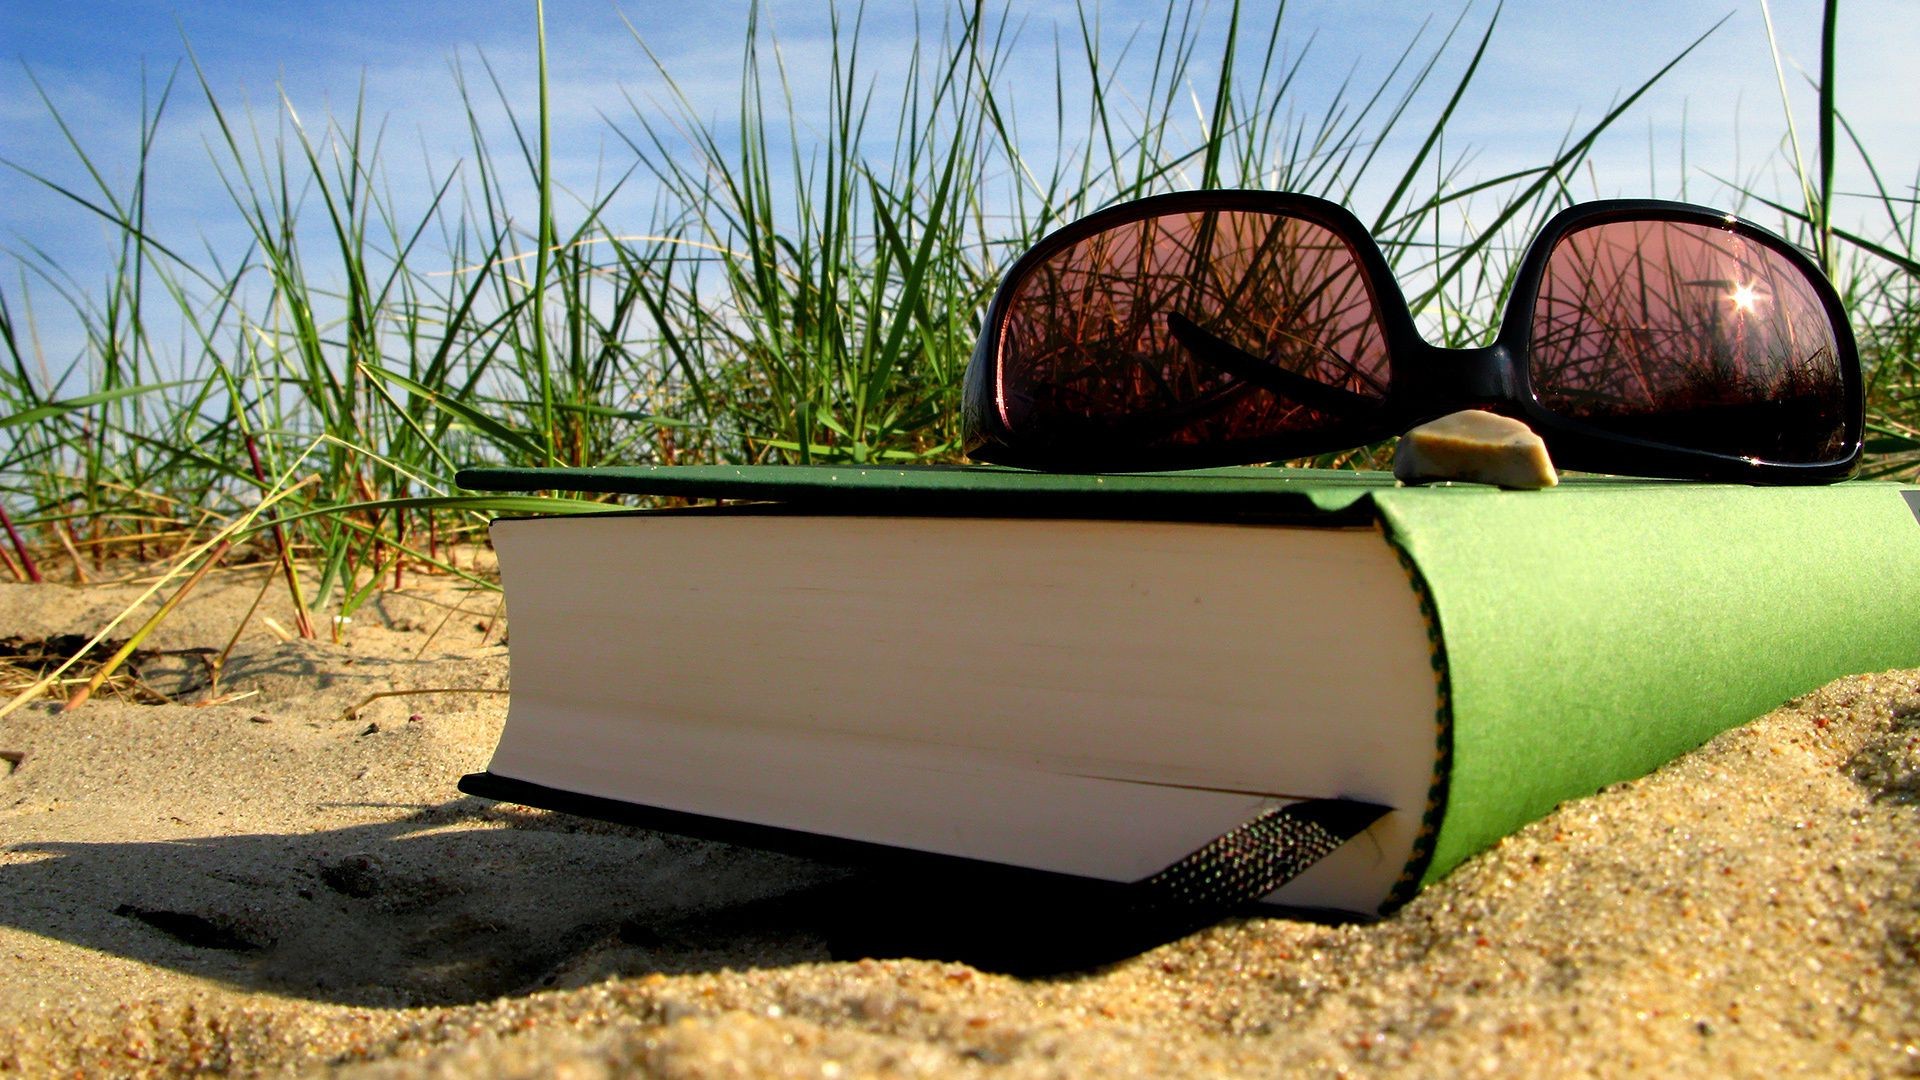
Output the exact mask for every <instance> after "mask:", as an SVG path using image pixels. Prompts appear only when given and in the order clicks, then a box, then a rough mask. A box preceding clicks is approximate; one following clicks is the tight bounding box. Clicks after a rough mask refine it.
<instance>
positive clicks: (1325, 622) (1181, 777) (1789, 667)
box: [459, 466, 1920, 915]
mask: <svg viewBox="0 0 1920 1080" xmlns="http://www.w3.org/2000/svg"><path fill="white" fill-rule="evenodd" d="M459 483H460V484H461V485H462V486H464V487H468V488H475V489H490V490H541V489H548V490H564V491H593V492H624V493H633V494H642V495H658V496H677V497H681V498H684V499H704V500H715V501H716V502H719V503H722V504H723V505H717V506H712V507H690V508H685V509H665V510H647V511H626V512H618V513H609V514H587V515H562V516H554V517H536V518H507V519H501V520H498V521H496V522H494V524H493V526H492V537H493V542H494V545H495V547H496V548H497V550H498V553H499V557H500V561H501V571H502V575H503V580H504V586H505V589H506V594H507V608H508V615H509V620H510V624H509V625H510V634H511V638H510V641H511V661H510V663H511V679H512V682H511V686H512V696H511V699H510V705H509V712H508V717H507V721H506V726H505V728H504V730H503V733H502V735H501V738H500V742H499V745H498V747H497V748H496V750H495V752H494V754H493V757H492V760H491V761H490V763H489V764H488V767H487V770H486V772H484V773H477V774H473V775H471V776H468V777H465V778H463V780H462V782H461V787H462V790H465V791H468V792H470V793H473V794H478V795H484V796H487V797H490V798H501V799H508V800H512V801H517V802H522V803H526V804H529V805H534V806H544V807H549V808H553V809H560V810H569V811H573V812H582V813H588V814H592V815H595V816H601V817H610V818H616V819H625V820H638V821H643V822H646V823H649V824H653V825H656V826H660V827H664V828H668V829H673V830H676V831H683V832H692V833H696V834H702V835H718V836H722V837H725V838H728V839H734V840H742V841H745V842H749V843H756V844H764V845H767V846H775V847H806V846H807V844H808V843H809V842H811V841H818V842H819V843H820V844H823V845H825V846H826V847H827V848H828V849H829V850H833V849H846V850H861V851H869V850H874V851H901V852H915V853H923V854H926V855H931V856H937V857H941V858H947V859H960V860H971V861H975V862H981V863H989V864H998V865H1004V866H1010V867H1018V868H1025V869H1027V870H1031V871H1035V872H1041V873H1046V874H1053V875H1064V876H1067V877H1070V878H1075V879H1089V880H1095V881H1105V882H1119V883H1124V882H1140V881H1147V880H1151V879H1155V876H1156V875H1161V876H1163V877H1164V876H1165V874H1166V873H1167V872H1168V868H1170V867H1180V866H1190V865H1191V864H1190V863H1183V862H1182V860H1183V859H1188V858H1190V857H1191V856H1193V855H1194V854H1195V853H1197V852H1201V851H1204V850H1207V849H1208V845H1209V844H1210V843H1211V842H1214V841H1217V840H1218V839H1219V838H1221V837H1223V836H1231V835H1233V834H1234V830H1236V829H1237V828H1240V827H1241V826H1243V825H1244V824H1245V823H1247V822H1249V821H1255V820H1262V815H1263V814H1264V815H1268V818H1267V819H1265V820H1271V819H1272V818H1271V815H1273V814H1274V813H1276V812H1285V811H1288V810H1291V809H1300V808H1313V807H1318V806H1325V805H1361V806H1371V807H1375V808H1377V810H1376V811H1375V812H1373V813H1371V814H1370V815H1368V816H1367V817H1366V818H1365V820H1364V821H1363V822H1361V824H1360V825H1359V826H1356V830H1355V831H1356V832H1358V835H1354V836H1352V838H1351V839H1345V838H1344V837H1343V838H1342V839H1343V840H1344V842H1339V843H1337V845H1333V846H1332V850H1330V851H1329V852H1327V853H1325V854H1324V856H1323V857H1318V858H1317V861H1313V862H1311V865H1309V866H1307V867H1306V868H1305V870H1304V871H1303V872H1298V873H1297V875H1296V876H1292V877H1291V879H1290V880H1286V881H1285V882H1284V884H1281V885H1279V887H1277V888H1276V889H1274V890H1273V891H1272V892H1271V893H1269V894H1267V895H1265V897H1264V899H1265V901H1266V902H1268V903H1271V904H1276V905H1280V906H1284V907H1292V908H1308V909H1327V910H1332V911H1337V912H1345V913H1353V914H1362V915H1369V914H1374V913H1378V912H1381V911H1382V910H1385V909H1388V908H1391V907H1392V906H1393V905H1395V904H1397V903H1399V902H1401V901H1403V900H1404V899H1405V898H1407V897H1408V896H1409V895H1411V893H1412V892H1413V891H1414V890H1415V889H1417V888H1418V887H1419V886H1420V885H1421V884H1423V883H1426V882H1430V881H1432V880H1434V879H1436V878H1438V877H1439V876H1441V875H1443V874H1445V873H1446V872H1447V871H1448V870H1450V869H1452V868H1453V867H1454V866H1456V865H1457V864H1458V863H1459V862H1460V861H1461V860H1463V859H1465V858H1467V857H1468V856H1470V855H1472V854H1473V853H1474V852H1476V851H1478V850H1480V849H1482V848H1484V847H1485V846H1487V845H1489V844H1491V843H1493V842H1495V841H1497V840H1498V839H1499V838H1500V837H1502V836H1504V835H1506V834H1507V833H1509V832H1511V831H1512V830H1514V829H1515V828H1517V827H1519V826H1520V825H1522V824H1525V823H1526V822H1528V821H1531V820H1534V819H1535V818H1538V817H1540V816H1541V815H1543V814H1545V813H1546V812H1547V811H1549V810H1551V809H1552V808H1553V807H1554V806H1555V805H1556V804H1558V803H1559V802H1561V801H1563V800H1565V799H1568V798H1573V797H1577V796H1581V795H1585V794H1590V793H1592V792H1593V791H1595V790H1596V789H1598V788H1600V787H1602V786H1605V785H1606V784H1609V783H1613V782H1616V781H1619V780H1623V779H1628V778H1631V777H1634V776H1639V775H1643V774H1645V773H1646V772H1648V771H1650V770H1652V769H1653V768H1656V767H1658V766H1659V765H1660V764H1662V763H1664V762H1666V761H1668V760H1670V759H1671V758H1673V757H1675V756H1678V755H1679V754H1681V753H1684V752H1685V751H1687V750H1689V749H1691V748H1693V747H1694V746H1697V745H1698V744H1699V743H1701V742H1703V741H1705V740H1706V739H1707V738H1709V737H1711V736H1712V735H1714V734H1716V733H1718V732H1719V731H1721V730H1724V729H1726V728H1728V727H1731V726H1733V725H1736V724H1738V723H1741V722H1744V721H1746V720H1748V719H1751V718H1753V717H1755V716H1758V715H1760V714H1762V713H1764V712H1766V711H1768V710H1769V709H1771V708H1773V707H1775V706H1777V705H1778V704H1780V703H1781V702H1782V701H1784V700H1786V699H1787V698H1790V697H1792V696H1794V695H1797V694H1800V693H1804V692H1806V691H1809V690H1812V689H1814V688H1816V687H1818V686H1819V685H1821V684H1823V683H1825V682H1827V681H1829V680H1831V679H1833V678H1835V677H1838V676H1840V675H1844V674H1849V673H1854V672H1860V671H1869V670H1883V669H1888V668H1895V667H1902V666H1912V665H1916V664H1920V574H1916V573H1914V571H1913V568H1914V567H1916V566H1920V489H1917V488H1915V487H1912V486H1903V485H1897V484H1890V483H1882V482H1859V481H1856V482H1849V483H1843V484H1836V485H1831V486H1827V487H1796V488H1754V487H1745V486H1738V485H1709V484H1698V483H1684V482H1667V481H1641V480H1624V479H1615V478H1602V477H1573V478H1569V479H1568V480H1567V481H1566V482H1565V483H1563V484H1562V485H1561V486H1559V487H1557V488H1553V489H1549V490H1545V491H1526V492H1511V491H1502V490H1499V489H1496V488H1489V487H1483V486H1479V485H1466V484H1460V485H1433V486H1427V487H1405V486H1400V485H1396V484H1395V483H1394V481H1393V480H1392V478H1391V477H1389V476H1385V475H1382V474H1365V473H1348V472H1323V471H1310V470H1283V469H1270V468H1246V469H1216V470H1204V471H1199V472H1188V473H1162V474H1131V475H1076V474H1050V473H1031V472H1024V471H1020V470H1011V469H996V468H979V467H946V468H942V467H914V468H898V469H889V468H873V467H857V466H852V467H850V466H754V467H728V466H683V467H652V468H648V467H636V468H607V469H523V470H515V469H483V470H469V471H466V472H463V473H461V474H460V476H459ZM1215 847H1216V848H1217V847H1218V845H1217V844H1215Z"/></svg>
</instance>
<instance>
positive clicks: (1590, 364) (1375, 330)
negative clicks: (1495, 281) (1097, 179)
mask: <svg viewBox="0 0 1920 1080" xmlns="http://www.w3.org/2000/svg"><path fill="white" fill-rule="evenodd" d="M1468 408H1482V409H1490V410H1492V411H1494V412H1499V413H1503V414H1506V415H1508V416H1511V417H1514V418H1516V419H1519V420H1522V421H1525V422H1526V423H1527V424H1528V425H1529V426H1531V427H1532V428H1533V429H1534V430H1535V431H1536V432H1538V433H1539V434H1540V436H1541V437H1542V439H1544V440H1545V441H1546V444H1547V447H1548V450H1549V452H1550V453H1551V455H1552V457H1553V460H1554V462H1555V464H1556V465H1557V466H1559V467H1561V468H1566V469H1575V470H1579V471H1583V472H1602V473H1622V474H1630V475H1641V476H1664V477H1680V478H1689V479H1711V480H1727V481H1737V482H1745V483H1782V484H1794V483H1819V482H1826V481H1832V480H1837V479H1841V478H1844V477H1846V476H1848V475H1851V474H1852V472H1853V471H1854V468H1855V467H1856V465H1857V464H1858V462H1859V458H1860V447H1861V430H1862V426H1863V417H1862V406H1861V379H1860V358H1859V353H1858V352H1857V350H1856V349H1855V346H1854V341H1853V333H1852V330H1851V329H1850V328H1849V326H1848V324H1847V318H1846V312H1845V310H1844V309H1843V308H1842V307H1841V305H1840V299H1839V297H1838V296H1837V295H1836V294H1835V293H1834V289H1833V286H1832V284H1831V283H1829V282H1828V281H1827V279H1826V278H1825V276H1824V275H1822V274H1821V272H1820V270H1819V269H1818V268H1817V267H1816V266H1815V265H1814V264H1813V262H1812V261H1811V260H1809V259H1808V258H1807V257H1806V256H1805V255H1804V254H1802V253H1801V252H1800V251H1799V250H1798V249H1796V248H1795V247H1793V245H1791V244H1789V243H1788V242H1787V241H1785V240H1783V239H1781V238H1780V237H1778V236H1776V235H1774V234H1773V233H1771V232H1768V231H1767V230H1765V229H1762V228H1760V227H1759V226H1757V225H1753V224H1751V223H1749V222H1746V221H1742V220H1740V219H1739V218H1736V217H1734V216H1733V215H1732V214H1725V213H1721V212H1719V211H1715V210H1709V209H1706V208H1704V207H1699V206H1691V205H1687V204H1684V203H1673V202H1658V201H1651V200H1616V201H1607V202H1593V203H1585V204H1582V205H1578V206H1574V207H1571V208H1569V209H1567V210H1563V211H1561V212H1560V213H1559V214H1557V215H1555V216H1554V218H1553V219H1552V220H1551V221H1549V222H1548V223H1547V225H1546V227H1545V228H1544V229H1542V230H1541V232H1540V234H1539V236H1538V237H1536V238H1535V239H1534V241H1533V243H1532V245H1531V246H1529V247H1528V249H1527V252H1526V255H1525V257H1524V258H1522V259H1521V261H1520V265H1519V269H1518V271H1517V273H1516V274H1515V277H1514V280H1513V289H1512V292H1511V294H1510V295H1509V297H1508V300H1507V306H1506V311H1505V315H1504V317H1503V318H1502V320H1501V323H1500V332H1499V334H1498V336H1497V337H1496V338H1495V340H1494V343H1493V344H1492V345H1490V346H1487V347H1485V348H1478V349H1445V348H1440V347H1438V346H1434V345H1430V344H1428V343H1427V342H1426V341H1425V340H1424V339H1423V338H1422V337H1421V336H1420V333H1419V331H1418V330H1416V329H1415V328H1414V324H1413V315H1412V313H1411V312H1410V311H1409V310H1408V308H1407V302H1406V298H1405V297H1404V296H1403V295H1402V294H1401V292H1400V287H1399V285H1398V284H1397V283H1396V282H1395V281H1394V278H1393V273H1392V271H1391V270H1390V269H1389V268H1388V266H1387V261H1386V259H1385V257H1384V256H1382V255H1381V254H1380V249H1379V246H1378V245H1377V244H1375V243H1374V240H1373V238H1372V236H1370V235H1369V234H1368V233H1367V230H1366V228H1365V227H1364V226H1362V225H1361V224H1360V222H1359V220H1358V219H1357V218H1355V217H1354V216H1353V215H1352V214H1351V213H1349V212H1348V211H1347V210H1345V209H1344V208H1342V207H1340V206H1338V205H1336V204H1334V203H1331V202H1328V201H1326V200H1324V199H1319V198H1314V197H1312V196H1308V195H1295V194H1284V193H1278V192H1263V191H1204V192H1190V193H1182V194H1174V195H1161V196H1156V197H1153V198H1148V199H1141V200H1139V201H1137V202H1131V203H1126V204H1123V205H1120V206H1115V207H1111V208H1109V209H1106V210H1102V211H1100V212H1098V213H1095V214H1093V215H1091V216H1089V217H1086V218H1083V219H1081V220H1080V221H1077V222H1074V223H1073V224H1071V225H1068V226H1066V227H1064V228H1062V229H1060V230H1059V231H1058V232H1055V233H1053V234H1052V235H1050V236H1048V237H1046V238H1045V239H1043V240H1041V241H1040V243H1039V244H1037V245H1035V247H1034V248H1033V250H1031V251H1029V252H1027V253H1026V254H1025V255H1024V256H1022V257H1021V258H1020V259H1019V261H1017V262H1016V263H1014V265H1013V267H1012V269H1011V270H1009V271H1008V273H1007V276H1006V280H1005V281H1004V282H1002V283H1001V286H1000V289H999V291H998V292H997V293H996V294H995V295H994V298H993V303H992V305H991V306H990V307H989V308H988V310H987V319H986V324H985V326H984V328H983V330H982V332H981V335H980V343H979V346H978V347H977V348H976V349H975V350H974V354H973V359H972V362H971V364H970V365H969V367H968V369H967V380H966V405H965V409H966V412H965V425H966V431H967V453H968V454H969V455H970V456H971V457H973V458H975V459H976V460H981V461H990V462H996V463H999V464H1003V465H1018V466H1026V467H1029V468H1043V469H1078V470H1089V471H1111V470H1131V469H1176V468H1191V467H1199V466H1208V465H1240V464H1248V463H1252V462H1261V461H1276V460H1283V459H1287V458H1296V457H1306V456H1310V455H1314V454H1321V453H1327V452H1330V451H1335V450H1344V449H1349V448H1352V447H1356V446H1362V445H1365V444H1367V443H1372V442H1378V441H1380V440H1383V439H1386V438H1389V437H1391V436H1394V435H1398V434H1400V433H1402V432H1404V431H1406V430H1407V429H1408V428H1410V427H1412V426H1415V425H1417V424H1421V423H1424V422H1426V421H1428V420H1431V419H1434V418H1436V417H1439V416H1444V415H1446V414H1447V413H1451V412H1456V411H1459V410H1461V409H1468Z"/></svg>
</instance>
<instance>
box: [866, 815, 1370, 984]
mask: <svg viewBox="0 0 1920 1080" xmlns="http://www.w3.org/2000/svg"><path fill="white" fill-rule="evenodd" d="M1389 809H1391V808H1390V807H1385V806H1378V805H1375V804H1372V803H1364V802H1357V801H1354V800H1350V799H1307V800H1303V801H1300V802H1293V803H1288V804H1286V805H1284V806H1278V807H1274V808H1273V809H1270V810H1267V811H1264V812H1263V813H1261V814H1260V815H1258V816H1257V817H1255V818H1253V819H1252V820H1250V821H1248V822H1246V823H1245V824H1243V825H1240V826H1238V827H1236V828H1235V829H1233V830H1232V831H1231V832H1228V833H1226V834H1225V835H1223V836H1220V837H1218V838H1216V839H1214V840H1210V841H1208V842H1207V843H1206V844H1205V845H1203V846H1201V847H1200V848H1199V849H1198V850H1196V851H1194V852H1193V853H1192V854H1190V855H1188V856H1186V857H1185V858H1182V859H1180V860H1179V861H1178V862H1175V863H1174V864H1173V865H1171V866H1169V867H1167V868H1166V869H1164V870H1162V871H1160V872H1159V873H1156V874H1154V875H1152V876H1151V877H1147V878H1143V879H1141V880H1139V881H1135V882H1130V883H1126V884H1120V883H1109V882H1088V881H1085V880H1084V879H1078V880H1073V881H1067V880H1063V879H1059V878H1057V877H1049V876H1046V875H1035V874H1033V873H1032V872H1030V871H1019V870H1013V869H995V868H988V867H983V866H979V865H975V866H974V867H972V868H970V869H968V870H966V871H965V872H957V873H941V872H940V871H939V870H938V868H937V867H928V868H926V869H925V870H924V872H922V873H918V874H906V875H898V874H890V875H886V876H885V877H879V878H863V879H861V882H860V884H859V886H858V888H857V890H856V891H857V894H858V895H859V897H860V902H858V903H853V904H848V903H845V900H846V898H847V897H848V896H849V893H841V894H839V895H840V898H841V903H840V904H838V905H836V906H837V907H838V911H839V915H840V918H838V919H837V920H836V921H835V925H834V930H833V932H831V933H830V934H829V939H830V947H831V948H832V950H833V953H834V955H835V956H836V958H849V959H850V958H854V957H858V956H920V957H936V958H940V959H949V960H960V961H964V962H966V963H969V964H973V965H975V966H977V967H981V968H985V969H987V970H991V971H1001V972H1006V973H1008V974H1013V975H1027V976H1050V975H1059V974H1063V973H1066V972H1070V971H1082V970H1086V969H1088V968H1094V967H1099V966H1101V965H1104V964H1110V963H1114V962H1116V961H1119V960H1125V959H1127V958H1128V957H1131V956H1134V955H1137V954H1139V953H1142V952H1145V951H1146V950H1148V949H1151V948H1154V947H1156V946H1158V945H1163V944H1165V943H1167V942H1169V941H1174V940H1176V939H1178V938H1182V937H1185V936H1186V935H1188V934H1191V933H1193V932H1195V931H1197V930H1201V929H1203V928H1205V927H1207V926H1211V925H1212V924H1214V923H1216V922H1219V921H1220V920H1221V919H1224V918H1227V917H1229V916H1232V915H1235V914H1243V913H1246V912H1248V911H1250V910H1252V909H1253V907H1254V905H1255V904H1257V903H1258V902H1259V901H1260V900H1261V899H1263V898H1264V897H1266V896H1268V895H1269V894H1271V893H1272V892H1273V891H1274V890H1275V889H1278V888H1280V887H1281V886H1282V885H1285V884H1286V883H1287V882H1289V881H1292V880H1293V879H1294V878H1296V877H1299V876H1300V875H1301V874H1303V873H1305V872H1306V871H1307V869H1308V868H1309V867H1312V866H1313V865H1315V864H1316V863H1318V862H1319V861H1320V860H1321V859H1324V858H1326V857H1327V856H1328V855H1330V854H1332V853H1333V852H1334V851H1335V850H1337V849H1338V848H1339V847H1340V846H1341V845H1342V844H1345V843H1346V842H1347V841H1349V840H1352V839H1353V838H1354V837H1356V836H1359V835H1360V834H1361V833H1363V832H1365V831H1366V830H1367V827H1368V826H1370V825H1372V824H1373V823H1374V822H1376V821H1378V820H1380V818H1381V817H1383V816H1385V815H1386V813H1387V812H1388V810H1389ZM889 885H890V886H891V887H892V889H891V890H889V889H888V886H889ZM1288 914H1290V915H1301V916H1305V917H1309V918H1312V917H1315V915H1316V913H1314V912H1305V911H1290V912H1289V913H1288ZM1321 917H1325V916H1324V914H1322V915H1321Z"/></svg>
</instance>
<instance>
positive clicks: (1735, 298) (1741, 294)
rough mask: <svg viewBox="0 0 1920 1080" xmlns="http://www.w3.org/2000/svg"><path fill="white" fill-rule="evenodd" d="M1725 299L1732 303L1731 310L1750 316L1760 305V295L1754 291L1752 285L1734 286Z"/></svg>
mask: <svg viewBox="0 0 1920 1080" xmlns="http://www.w3.org/2000/svg"><path fill="white" fill-rule="evenodd" d="M1727 299H1728V300H1730V301H1732V302H1733V310H1735V311H1738V312H1740V313H1742V314H1750V313H1751V312H1752V311H1753V310H1754V308H1755V307H1756V306H1757V305H1758V304H1759V303H1760V294H1759V293H1758V292H1755V291H1754V288H1753V286H1752V285H1735V286H1734V287H1733V292H1732V293H1731V294H1729V295H1728V296H1727Z"/></svg>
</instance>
